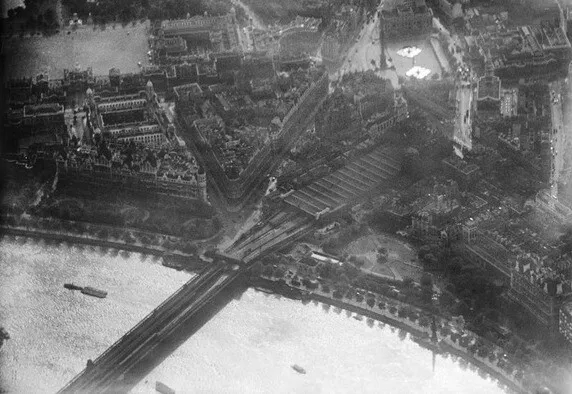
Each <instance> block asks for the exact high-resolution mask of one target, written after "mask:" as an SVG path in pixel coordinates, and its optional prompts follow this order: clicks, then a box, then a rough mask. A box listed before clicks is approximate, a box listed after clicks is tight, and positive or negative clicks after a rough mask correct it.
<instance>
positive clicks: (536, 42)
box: [466, 23, 571, 79]
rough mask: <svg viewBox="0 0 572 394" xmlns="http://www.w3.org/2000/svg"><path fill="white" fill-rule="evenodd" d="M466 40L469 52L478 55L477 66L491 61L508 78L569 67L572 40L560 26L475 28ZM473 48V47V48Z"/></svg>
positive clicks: (479, 66) (524, 76)
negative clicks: (571, 40) (571, 42)
mask: <svg viewBox="0 0 572 394" xmlns="http://www.w3.org/2000/svg"><path fill="white" fill-rule="evenodd" d="M470 37H471V38H470V39H469V38H468V39H467V40H466V42H467V44H468V46H469V47H468V51H469V53H473V54H477V53H478V54H479V55H478V61H476V62H474V63H475V64H474V66H475V67H476V68H482V67H483V66H484V65H485V64H487V63H490V64H491V65H492V68H493V70H494V74H495V75H497V76H498V77H501V78H506V79H515V78H516V79H519V78H526V77H528V76H530V74H532V73H534V74H548V73H554V72H559V71H563V70H565V69H566V67H567V65H568V62H569V60H570V55H571V47H570V41H568V38H567V37H566V34H564V32H563V31H562V29H561V28H560V26H554V25H551V24H547V23H545V24H542V25H534V26H532V25H531V26H517V27H500V26H499V25H492V26H491V28H487V29H473V30H472V33H471V36H470ZM473 47H474V49H473Z"/></svg>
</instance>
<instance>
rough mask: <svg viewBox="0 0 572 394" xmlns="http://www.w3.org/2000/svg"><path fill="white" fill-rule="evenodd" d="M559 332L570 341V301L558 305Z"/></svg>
mask: <svg viewBox="0 0 572 394" xmlns="http://www.w3.org/2000/svg"><path fill="white" fill-rule="evenodd" d="M559 323H560V324H559V328H560V333H561V334H562V335H563V336H564V338H566V339H567V340H568V341H569V342H570V343H572V302H566V303H564V304H563V305H562V306H561V307H560V320H559Z"/></svg>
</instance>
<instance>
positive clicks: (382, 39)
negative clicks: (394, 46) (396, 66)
mask: <svg viewBox="0 0 572 394" xmlns="http://www.w3.org/2000/svg"><path fill="white" fill-rule="evenodd" d="M381 24H382V21H381V20H380V21H379V46H380V47H381V54H380V56H379V68H381V69H382V70H383V69H385V68H386V67H387V59H386V56H385V32H384V31H383V26H382V25H381Z"/></svg>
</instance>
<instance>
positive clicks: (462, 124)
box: [454, 85, 473, 150]
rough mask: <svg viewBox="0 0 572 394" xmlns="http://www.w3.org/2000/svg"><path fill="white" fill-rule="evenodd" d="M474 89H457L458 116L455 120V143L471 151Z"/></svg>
mask: <svg viewBox="0 0 572 394" xmlns="http://www.w3.org/2000/svg"><path fill="white" fill-rule="evenodd" d="M472 101H473V89H472V88H471V87H470V86H463V85H461V86H459V87H458V89H457V114H456V119H455V135H454V141H455V142H456V143H458V144H460V145H461V146H463V147H465V148H467V149H469V150H470V149H471V148H472V141H471V129H472V128H471V122H472V114H471V106H472Z"/></svg>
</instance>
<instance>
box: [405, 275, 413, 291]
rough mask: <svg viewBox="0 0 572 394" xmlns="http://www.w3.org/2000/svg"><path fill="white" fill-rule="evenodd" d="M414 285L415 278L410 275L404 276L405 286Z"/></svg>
mask: <svg viewBox="0 0 572 394" xmlns="http://www.w3.org/2000/svg"><path fill="white" fill-rule="evenodd" d="M412 286H413V278H412V277H410V276H406V277H405V278H403V287H405V288H411V287H412Z"/></svg>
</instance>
